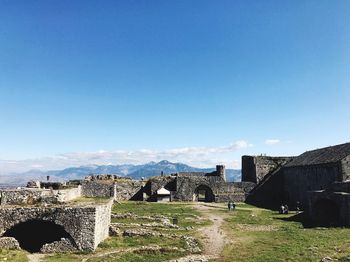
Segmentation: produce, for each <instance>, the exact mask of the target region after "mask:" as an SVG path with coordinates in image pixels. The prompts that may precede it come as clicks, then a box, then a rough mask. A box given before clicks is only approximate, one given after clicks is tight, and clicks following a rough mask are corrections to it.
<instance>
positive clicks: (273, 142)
mask: <svg viewBox="0 0 350 262" xmlns="http://www.w3.org/2000/svg"><path fill="white" fill-rule="evenodd" d="M279 143H281V140H279V139H266V140H265V144H266V145H276V144H279Z"/></svg>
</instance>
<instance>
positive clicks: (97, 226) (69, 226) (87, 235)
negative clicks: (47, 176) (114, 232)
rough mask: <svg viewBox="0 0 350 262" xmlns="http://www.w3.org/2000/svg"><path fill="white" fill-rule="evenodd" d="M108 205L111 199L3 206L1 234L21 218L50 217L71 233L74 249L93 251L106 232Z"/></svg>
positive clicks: (0, 216) (0, 209)
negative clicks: (97, 202)
mask: <svg viewBox="0 0 350 262" xmlns="http://www.w3.org/2000/svg"><path fill="white" fill-rule="evenodd" d="M111 206H112V201H109V202H107V203H101V204H95V205H87V206H65V207H61V206H55V207H33V206H31V207H30V206H27V207H16V206H13V207H2V208H0V236H2V235H3V234H4V233H5V232H6V231H7V230H9V229H10V228H12V227H13V226H15V225H17V224H19V223H21V222H26V221H30V220H39V221H40V220H42V221H51V222H54V223H55V224H57V225H60V226H62V227H63V228H64V230H65V231H66V232H67V233H69V234H70V236H71V237H72V239H73V240H74V244H75V245H76V247H77V249H79V250H89V251H93V250H95V248H96V247H97V245H98V244H99V243H100V242H101V241H102V240H103V239H105V238H106V237H107V236H108V233H107V234H106V232H108V228H109V221H110V216H111Z"/></svg>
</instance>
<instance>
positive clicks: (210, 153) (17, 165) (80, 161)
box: [0, 140, 253, 174]
mask: <svg viewBox="0 0 350 262" xmlns="http://www.w3.org/2000/svg"><path fill="white" fill-rule="evenodd" d="M252 146H253V145H252V144H250V143H248V142H246V141H244V140H241V141H236V142H235V143H232V144H229V145H226V146H218V147H183V148H173V149H167V150H151V149H140V150H115V151H106V150H99V151H96V152H71V153H65V154H59V155H55V156H51V157H43V158H37V159H25V160H0V174H8V173H11V172H25V171H28V170H30V169H33V168H34V167H35V168H38V167H40V169H41V170H52V169H63V168H66V167H72V166H81V165H92V164H94V165H111V164H113V165H118V164H143V163H147V162H150V161H155V162H157V161H161V160H164V159H166V160H169V161H172V162H182V163H186V164H189V165H193V166H197V167H212V166H214V165H215V164H218V163H223V164H226V165H227V166H228V167H231V168H232V167H234V168H238V167H239V161H238V160H235V159H233V156H232V153H234V152H237V151H239V150H241V149H245V148H249V147H252Z"/></svg>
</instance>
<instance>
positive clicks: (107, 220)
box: [94, 201, 113, 248]
mask: <svg viewBox="0 0 350 262" xmlns="http://www.w3.org/2000/svg"><path fill="white" fill-rule="evenodd" d="M112 203H113V202H112V201H110V202H109V204H107V205H98V206H96V209H95V218H96V220H95V240H94V244H95V246H94V248H96V247H97V245H98V244H99V243H100V242H102V241H103V240H105V239H106V238H107V237H108V236H109V225H110V224H111V214H112V212H111V211H112Z"/></svg>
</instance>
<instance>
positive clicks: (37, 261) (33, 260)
mask: <svg viewBox="0 0 350 262" xmlns="http://www.w3.org/2000/svg"><path fill="white" fill-rule="evenodd" d="M27 257H28V261H29V262H41V261H42V258H44V257H45V254H39V253H33V254H28V255H27Z"/></svg>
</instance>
